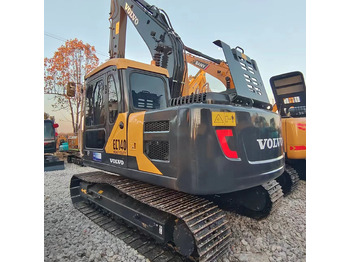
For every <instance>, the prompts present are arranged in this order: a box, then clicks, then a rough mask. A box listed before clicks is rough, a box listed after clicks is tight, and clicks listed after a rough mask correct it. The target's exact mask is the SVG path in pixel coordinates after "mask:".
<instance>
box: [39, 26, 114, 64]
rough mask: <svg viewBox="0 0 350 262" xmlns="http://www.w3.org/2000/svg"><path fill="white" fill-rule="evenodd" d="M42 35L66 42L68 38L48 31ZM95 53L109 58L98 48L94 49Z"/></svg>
mask: <svg viewBox="0 0 350 262" xmlns="http://www.w3.org/2000/svg"><path fill="white" fill-rule="evenodd" d="M44 35H46V36H48V37H51V38H54V39H56V40H59V41H62V42H66V41H67V40H68V39H65V38H63V37H61V36H58V35H54V34H51V33H49V32H44ZM96 54H99V55H101V56H104V57H108V58H109V56H107V55H105V54H104V53H102V52H101V51H98V50H96Z"/></svg>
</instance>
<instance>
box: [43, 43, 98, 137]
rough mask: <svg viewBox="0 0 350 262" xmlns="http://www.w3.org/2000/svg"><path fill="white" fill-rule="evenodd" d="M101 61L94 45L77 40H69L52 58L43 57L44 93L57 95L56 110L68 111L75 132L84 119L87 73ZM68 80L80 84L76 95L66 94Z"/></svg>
mask: <svg viewBox="0 0 350 262" xmlns="http://www.w3.org/2000/svg"><path fill="white" fill-rule="evenodd" d="M98 62H99V61H98V58H97V56H96V50H95V47H93V46H91V45H89V44H84V43H83V42H82V41H81V40H78V39H73V40H67V41H66V42H65V44H64V45H62V46H61V47H59V48H58V49H57V51H56V52H55V53H54V56H53V57H52V58H46V57H45V59H44V84H45V86H44V94H51V95H54V102H53V104H52V107H53V108H54V109H56V110H61V109H64V110H67V109H68V110H69V112H70V115H71V120H72V127H73V132H74V133H77V132H78V130H79V128H80V127H81V122H82V121H81V120H82V115H83V113H82V109H83V104H84V103H83V102H84V92H83V87H84V75H86V74H88V73H89V72H90V71H92V70H93V69H94V68H95V67H96V66H98ZM69 82H74V83H75V84H76V86H77V90H76V92H75V97H68V96H67V92H66V88H67V85H68V83H69Z"/></svg>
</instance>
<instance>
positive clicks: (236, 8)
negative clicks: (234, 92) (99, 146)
mask: <svg viewBox="0 0 350 262" xmlns="http://www.w3.org/2000/svg"><path fill="white" fill-rule="evenodd" d="M148 3H149V4H154V5H155V6H157V7H159V8H161V9H163V10H165V12H166V13H167V14H168V16H169V18H170V21H171V23H172V26H173V27H174V29H175V31H176V32H177V34H178V35H179V36H180V37H181V39H182V41H183V42H184V44H185V45H186V46H189V47H191V48H193V49H196V50H198V51H200V52H202V53H205V54H207V55H209V56H211V57H214V58H218V59H224V55H223V52H222V50H221V49H220V48H218V47H217V46H215V45H214V44H213V41H215V40H218V39H219V40H222V41H224V42H225V43H227V44H229V45H230V46H231V47H232V48H233V47H236V46H240V47H242V48H243V49H244V51H245V54H246V55H248V56H249V57H250V58H252V59H254V60H255V61H256V62H257V64H258V67H259V70H260V74H261V76H262V79H263V82H264V85H265V88H266V89H267V91H268V95H269V98H270V100H271V101H272V92H271V88H270V84H269V79H270V77H272V76H274V75H278V74H282V73H287V72H291V71H300V72H302V73H303V74H304V77H305V81H306V82H307V75H306V2H305V0H293V1H281V0H240V1H232V0H231V1H230V0H221V1H219V2H213V1H207V0H204V1H203V0H202V1H185V0H177V1H171V0H163V1H161V0H149V1H148ZM109 9H110V1H109V0H74V1H72V0H60V1H54V0H45V1H44V56H45V57H48V58H51V57H52V56H53V54H54V52H55V51H56V50H57V48H58V47H60V46H61V45H63V44H64V41H66V40H69V39H74V38H77V39H79V40H82V41H83V42H84V43H89V44H90V45H93V46H95V48H96V51H97V56H98V57H99V59H100V62H104V61H105V60H107V59H108V47H109V21H108V17H109ZM126 41H127V43H126V58H128V59H131V60H137V61H140V62H144V63H150V61H151V56H150V54H149V51H148V49H147V46H146V45H145V44H144V42H143V40H142V39H141V37H140V36H139V35H138V33H137V32H136V29H135V28H134V26H133V25H132V23H130V22H128V26H127V40H126ZM190 73H191V74H193V75H194V74H195V73H196V70H194V69H193V68H190ZM209 80H210V81H212V80H211V79H210V77H209ZM44 103H45V109H44V110H45V112H47V113H49V114H50V115H54V116H55V119H56V121H57V122H58V123H59V124H60V128H59V129H58V131H59V132H70V131H71V124H70V118H69V115H68V114H67V113H65V112H63V111H58V112H57V111H56V112H54V111H52V107H51V103H52V99H51V100H50V97H49V96H47V95H45V99H44Z"/></svg>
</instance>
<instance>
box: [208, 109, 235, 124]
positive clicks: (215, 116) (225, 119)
mask: <svg viewBox="0 0 350 262" xmlns="http://www.w3.org/2000/svg"><path fill="white" fill-rule="evenodd" d="M211 119H212V126H236V114H235V113H234V112H211Z"/></svg>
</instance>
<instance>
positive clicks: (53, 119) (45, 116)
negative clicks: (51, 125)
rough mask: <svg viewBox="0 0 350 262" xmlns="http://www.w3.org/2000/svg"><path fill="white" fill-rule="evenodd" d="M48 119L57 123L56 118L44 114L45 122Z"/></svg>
mask: <svg viewBox="0 0 350 262" xmlns="http://www.w3.org/2000/svg"><path fill="white" fill-rule="evenodd" d="M46 119H50V120H52V121H54V122H55V117H54V116H50V114H48V113H46V112H44V120H46Z"/></svg>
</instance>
